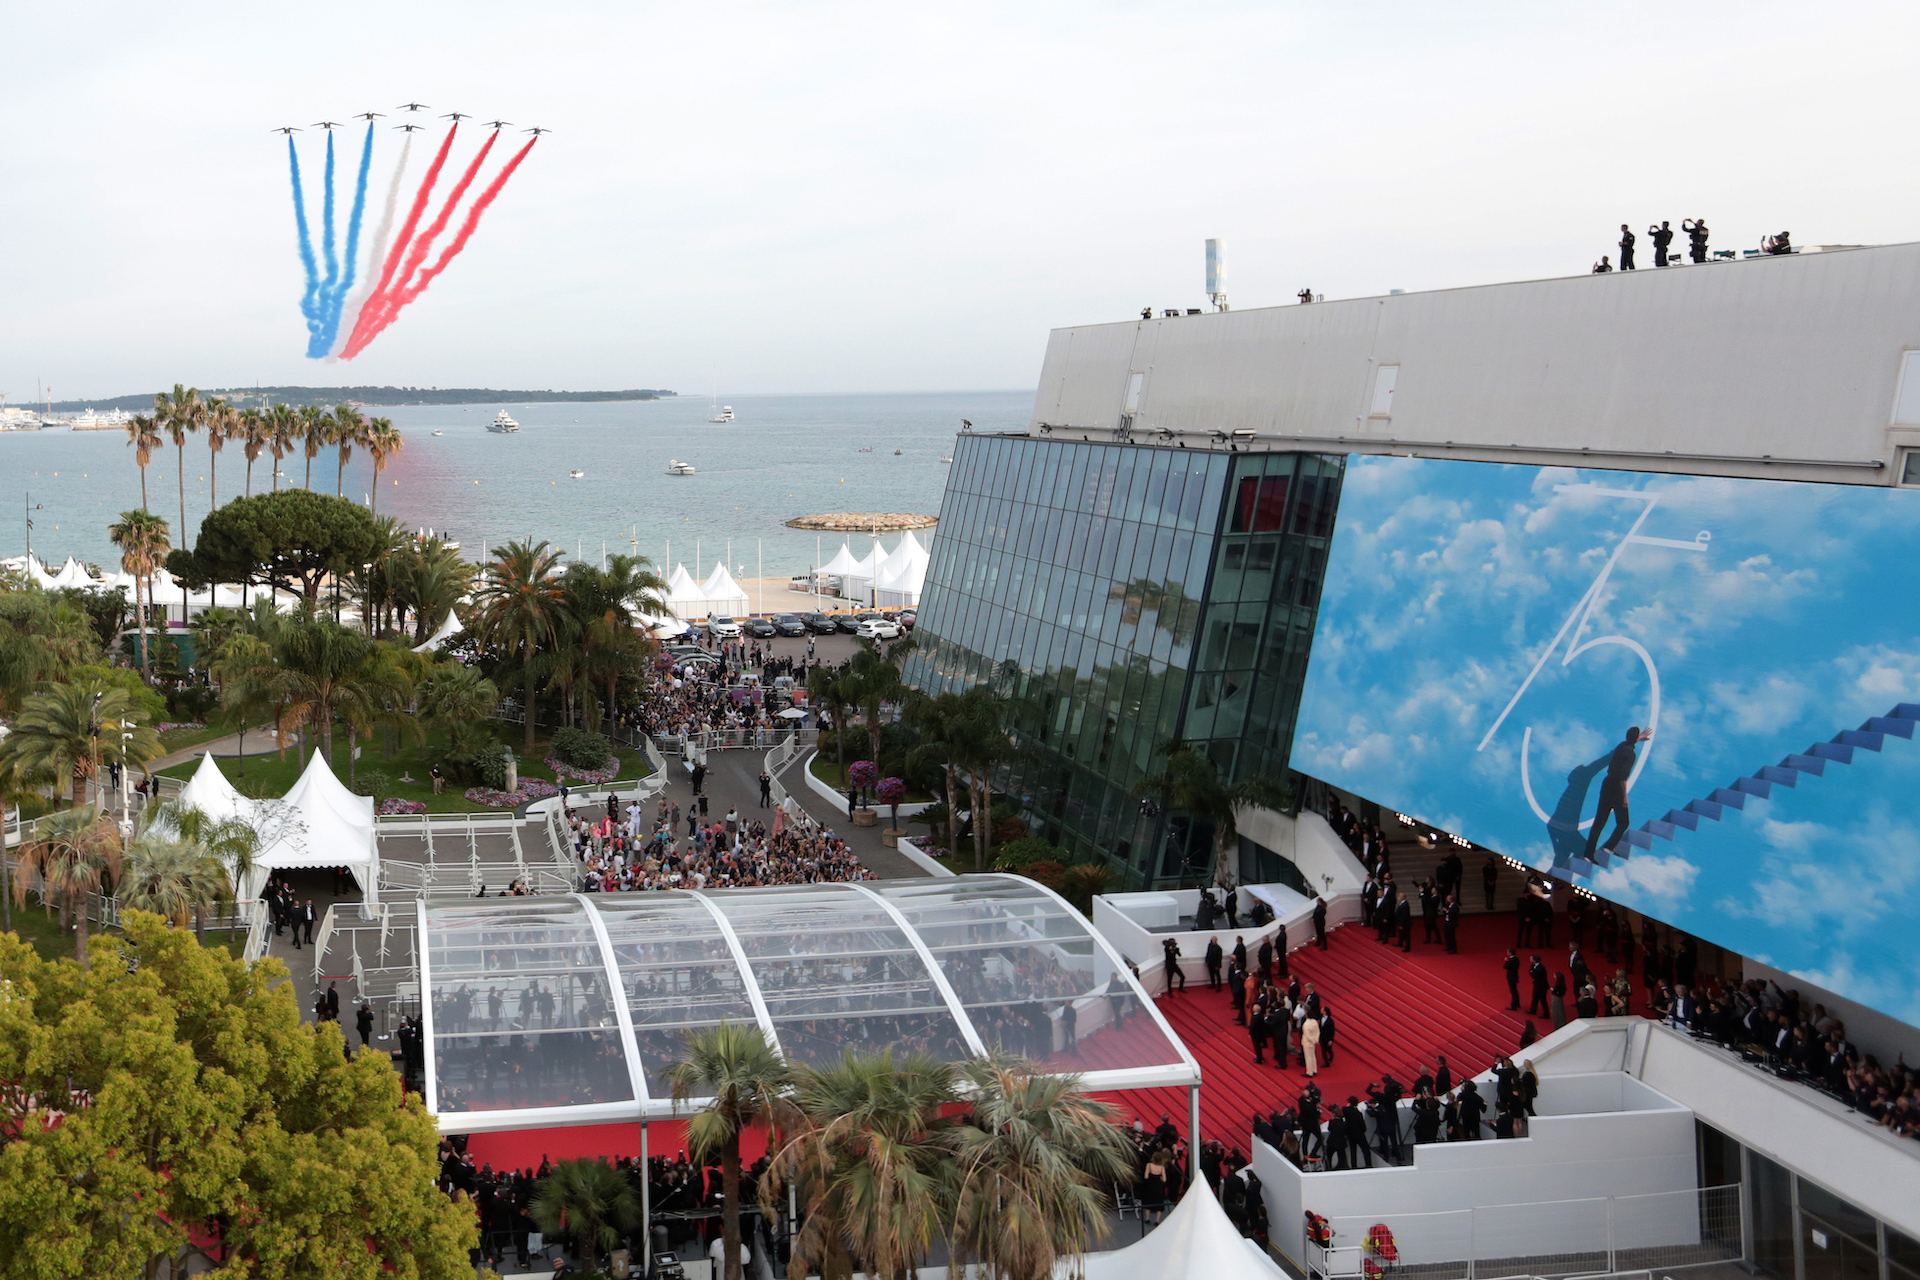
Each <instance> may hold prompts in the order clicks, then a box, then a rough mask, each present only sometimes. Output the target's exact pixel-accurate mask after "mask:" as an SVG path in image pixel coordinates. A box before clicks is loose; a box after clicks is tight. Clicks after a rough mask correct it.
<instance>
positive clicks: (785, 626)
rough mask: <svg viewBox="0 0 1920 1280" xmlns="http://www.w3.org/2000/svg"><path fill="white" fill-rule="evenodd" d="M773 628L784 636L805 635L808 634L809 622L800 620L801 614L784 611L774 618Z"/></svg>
mask: <svg viewBox="0 0 1920 1280" xmlns="http://www.w3.org/2000/svg"><path fill="white" fill-rule="evenodd" d="M773 629H774V630H775V631H778V632H779V633H780V634H781V635H783V636H803V635H805V634H807V624H806V623H804V622H802V621H800V615H799V614H795V613H783V614H781V615H780V616H779V617H777V618H775V619H774V620H773Z"/></svg>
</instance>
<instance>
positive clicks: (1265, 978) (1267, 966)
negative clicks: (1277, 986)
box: [1259, 938, 1273, 987]
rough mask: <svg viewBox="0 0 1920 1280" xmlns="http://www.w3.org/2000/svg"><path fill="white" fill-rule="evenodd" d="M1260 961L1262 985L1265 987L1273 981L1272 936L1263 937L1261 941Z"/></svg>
mask: <svg viewBox="0 0 1920 1280" xmlns="http://www.w3.org/2000/svg"><path fill="white" fill-rule="evenodd" d="M1259 963H1260V985H1261V986H1263V987H1264V986H1266V985H1267V984H1268V983H1269V982H1272V981H1273V940H1272V939H1271V938H1263V939H1261V941H1260V952H1259Z"/></svg>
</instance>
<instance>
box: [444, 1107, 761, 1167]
mask: <svg viewBox="0 0 1920 1280" xmlns="http://www.w3.org/2000/svg"><path fill="white" fill-rule="evenodd" d="M686 1146H687V1122H686V1121H685V1120H657V1121H655V1122H654V1123H652V1124H650V1125H648V1126H647V1153H648V1154H649V1155H655V1156H677V1155H679V1154H680V1153H681V1152H682V1151H684V1150H686ZM467 1152H468V1154H470V1155H471V1156H472V1157H473V1163H474V1164H475V1165H476V1166H478V1165H483V1164H491V1165H492V1166H493V1167H494V1169H495V1171H498V1170H501V1169H538V1168H539V1167H540V1158H541V1157H542V1156H546V1157H548V1158H550V1159H553V1160H571V1159H574V1158H576V1157H580V1156H585V1157H587V1158H588V1159H591V1158H593V1157H594V1156H606V1157H608V1158H609V1159H611V1158H612V1157H614V1156H638V1155H639V1154H640V1126H639V1125H638V1124H584V1125H571V1126H569V1127H567V1128H564V1129H510V1130H507V1131H506V1132H504V1133H476V1134H474V1135H473V1136H472V1137H470V1138H468V1139H467ZM766 1152H767V1137H766V1131H765V1130H762V1129H755V1130H751V1131H749V1132H748V1133H746V1134H745V1135H743V1136H742V1137H741V1139H740V1156H741V1159H743V1160H744V1161H746V1162H747V1163H748V1164H751V1163H753V1162H754V1161H755V1160H758V1159H759V1158H760V1157H761V1156H763V1155H765V1154H766Z"/></svg>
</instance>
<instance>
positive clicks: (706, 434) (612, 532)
mask: <svg viewBox="0 0 1920 1280" xmlns="http://www.w3.org/2000/svg"><path fill="white" fill-rule="evenodd" d="M1033 396H1034V393H1033V392H1031V391H951V392H913V393H897V394H871V395H791V396H740V397H736V398H734V399H732V400H731V401H729V402H728V403H730V404H731V405H732V408H733V412H734V420H733V421H732V422H729V423H724V424H718V423H709V422H708V421H707V418H708V416H709V412H710V408H711V406H710V404H709V402H708V399H707V397H705V396H691V395H689V396H679V397H673V398H670V399H663V400H642V401H620V402H608V403H598V404H513V403H506V404H499V405H408V406H395V407H383V408H377V409H368V410H367V411H366V412H367V413H368V414H369V415H370V416H376V415H377V416H384V417H388V418H391V419H392V420H393V422H394V424H395V425H396V426H398V427H399V428H400V430H401V433H402V435H403V436H404V438H405V441H406V444H405V447H404V448H403V449H402V450H401V452H400V453H399V454H398V455H397V456H396V457H395V458H393V459H392V460H391V461H390V462H389V463H388V465H387V469H386V471H385V472H384V474H383V475H382V476H381V477H380V494H379V501H378V504H377V505H378V510H379V511H380V513H381V514H382V515H392V516H395V517H398V518H399V519H401V520H402V521H404V522H405V523H406V524H407V525H408V526H409V527H412V528H416V529H420V530H429V529H430V530H432V531H433V532H435V533H437V534H439V535H440V536H442V537H445V538H450V539H453V540H455V541H458V542H459V543H460V546H461V553H462V554H463V555H464V556H466V557H467V558H468V559H472V560H476V561H477V560H480V559H481V558H482V557H483V555H484V554H485V552H486V551H487V550H488V549H489V548H491V547H495V546H498V545H499V544H500V543H503V542H506V541H509V540H511V539H533V540H535V541H539V540H545V541H547V542H550V543H552V544H553V545H554V546H556V547H558V548H561V549H563V550H564V551H565V552H566V554H567V556H568V557H569V558H575V557H579V558H584V559H587V560H590V561H593V562H595V563H597V562H598V560H599V557H600V556H601V555H602V554H612V553H616V552H626V553H629V554H632V553H634V552H638V553H639V554H641V555H644V556H646V557H648V558H649V559H650V560H652V561H653V562H654V563H655V564H656V565H658V566H660V570H661V574H662V576H665V575H666V574H667V573H669V572H671V568H672V566H673V565H674V564H685V565H686V566H687V571H688V572H689V573H691V574H693V576H694V578H695V579H696V580H704V579H705V578H706V576H707V575H708V574H710V573H712V572H713V568H714V566H715V565H716V564H718V563H721V562H722V561H724V562H725V563H726V564H727V565H728V567H729V568H730V569H731V570H732V571H733V573H734V575H735V576H736V577H739V576H743V575H746V576H753V577H761V576H765V577H774V576H789V575H793V574H799V573H805V572H807V570H808V569H810V568H811V567H813V566H814V565H816V564H820V563H824V561H825V560H828V559H831V558H832V557H833V554H834V552H835V551H836V550H837V549H838V548H839V545H840V542H841V540H842V535H839V534H820V535H815V534H814V533H811V532H802V531H800V530H795V529H789V528H787V527H786V521H788V520H790V519H793V518H794V517H797V516H804V515H817V514H823V513H827V512H837V511H866V512H910V513H915V514H921V515H930V516H936V517H937V516H938V515H939V512H940V502H941V498H942V496H943V494H944V493H945V491H946V483H947V473H948V472H949V471H950V470H952V468H951V467H950V466H949V465H947V464H945V463H943V462H942V461H941V458H942V457H947V456H951V455H952V453H953V445H954V437H955V435H956V434H958V433H959V431H960V430H961V421H962V419H966V420H969V421H971V422H972V423H973V429H974V430H976V431H1004V430H1019V429H1024V428H1025V426H1026V425H1027V423H1028V421H1029V419H1030V417H1031V414H1032V410H1033ZM501 409H505V410H506V411H507V412H508V413H509V414H511V415H512V416H513V418H514V419H515V420H516V421H518V422H519V423H520V431H519V433H518V434H514V435H497V434H494V433H491V432H489V431H488V430H487V424H488V423H489V422H491V421H492V420H493V417H494V415H495V414H496V413H497V412H498V411H499V410H501ZM435 432H438V433H439V434H437V435H436V434H435ZM184 456H185V466H184V468H181V467H179V466H178V464H177V463H176V458H175V450H174V448H173V446H172V445H171V444H170V443H169V444H167V445H166V446H165V447H163V448H162V449H161V450H160V451H159V452H157V453H156V454H155V455H154V457H153V461H152V462H151V463H150V464H149V465H148V467H147V497H148V505H149V507H150V508H151V509H152V510H154V511H155V512H157V513H159V514H160V515H162V516H164V517H166V518H167V519H168V521H169V522H170V523H172V524H174V525H175V526H176V529H177V526H178V525H179V522H180V516H179V504H180V479H181V472H182V471H184V473H185V492H186V523H187V525H188V527H189V528H191V529H193V530H196V531H197V530H198V529H199V526H200V521H201V519H202V518H203V517H205V515H206V513H207V511H208V509H209V506H210V504H211V502H212V500H213V498H214V497H215V496H217V497H218V498H219V500H220V501H223V502H224V501H230V500H231V499H233V498H235V497H237V496H239V495H240V494H241V493H242V492H243V490H244V488H245V484H246V458H245V455H244V454H243V453H242V452H241V451H240V450H239V448H238V447H237V446H234V445H228V446H226V447H225V448H224V449H223V450H222V451H221V452H220V454H219V457H218V462H217V464H216V465H217V471H213V472H211V473H210V470H209V467H208V452H207V448H206V444H205V443H204V441H201V440H198V439H189V440H188V442H187V445H186V450H185V455H184ZM337 459H338V454H337V453H336V452H335V451H334V450H331V449H329V450H325V451H323V452H322V454H321V456H319V457H317V458H315V459H314V461H313V477H312V484H313V487H314V488H315V489H320V490H324V491H326V492H328V493H332V492H334V490H335V486H336V466H337ZM675 459H677V460H679V461H681V462H687V463H691V464H693V466H694V467H695V468H696V474H694V475H692V476H685V477H675V476H669V475H668V474H667V464H668V463H669V462H670V461H672V460H675ZM272 464H273V458H272V455H271V454H265V453H263V454H262V455H261V457H260V459H259V460H258V461H257V462H255V463H254V466H253V477H252V484H253V492H255V493H260V492H263V491H264V490H266V489H267V488H268V486H269V484H270V483H271V471H272ZM281 469H282V471H283V472H284V476H283V478H282V479H281V481H280V483H281V484H283V485H286V484H292V485H300V484H303V483H305V481H306V469H307V460H306V456H305V454H304V452H297V453H296V454H295V455H293V456H291V457H288V458H286V459H283V460H282V462H281ZM575 470H578V471H580V472H582V473H583V474H582V475H581V476H580V477H578V478H574V477H573V476H572V475H571V473H572V472H573V471H575ZM210 474H212V475H213V476H214V478H215V480H217V486H218V487H217V495H216V493H215V492H214V481H210V479H209V475H210ZM0 476H4V477H5V480H4V481H3V482H0V484H4V488H0V495H3V496H0V548H4V554H5V555H7V556H13V555H18V554H20V553H21V552H22V551H23V550H25V548H26V540H27V532H28V531H27V529H26V527H25V524H24V523H23V520H24V519H29V518H30V519H31V520H32V521H33V528H32V531H31V536H32V546H33V552H34V554H35V555H37V556H39V557H40V558H41V559H42V560H43V561H47V562H49V563H50V564H52V566H53V567H54V568H55V569H58V567H59V566H60V564H61V563H62V562H63V561H64V560H65V559H66V557H68V556H74V557H76V558H78V559H80V560H82V561H86V562H90V563H92V564H95V565H97V566H101V567H117V566H118V553H116V552H115V551H114V550H113V547H112V545H111V544H110V543H109V542H108V540H107V527H108V526H109V525H110V524H112V523H113V522H114V521H115V520H116V519H117V518H118V516H119V514H120V513H121V512H122V511H126V510H129V509H132V508H135V507H138V506H139V505H140V468H139V467H138V466H136V465H135V463H134V460H133V451H132V449H131V448H130V447H129V446H128V444H127V439H126V436H125V434H124V433H123V432H118V431H90V432H72V431H61V430H46V431H20V432H0ZM373 485H374V477H373V465H372V463H371V462H370V461H368V460H367V459H365V458H363V457H361V456H359V455H357V454H356V456H355V457H354V460H353V461H352V462H351V463H349V464H348V466H347V469H346V474H345V477H344V480H343V481H342V482H341V483H340V489H341V491H342V492H343V493H344V494H345V495H346V496H347V497H350V498H352V499H354V500H355V501H359V502H366V501H370V500H371V495H372V490H373ZM6 490H12V492H10V493H9V492H6ZM934 533H935V535H936V536H937V533H938V530H937V529H936V530H935V531H934ZM916 536H918V537H920V538H921V539H922V540H923V541H925V540H927V537H928V535H926V534H924V533H922V534H919V535H916ZM848 540H849V541H850V542H851V544H852V547H853V550H854V553H855V554H856V555H864V554H866V552H867V550H868V548H870V547H871V546H872V539H871V538H870V537H867V536H866V535H852V536H850V537H849V538H848ZM897 541H898V535H892V536H887V537H883V538H882V543H883V545H885V546H886V547H887V548H889V549H891V548H892V547H893V546H895V545H896V544H897ZM175 543H176V545H178V543H179V538H178V534H177V532H176V535H175Z"/></svg>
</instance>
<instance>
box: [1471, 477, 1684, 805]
mask: <svg viewBox="0 0 1920 1280" xmlns="http://www.w3.org/2000/svg"><path fill="white" fill-rule="evenodd" d="M1554 492H1555V493H1579V494H1591V495H1593V496H1594V497H1599V498H1619V499H1621V500H1623V501H1626V502H1637V503H1639V504H1640V514H1639V516H1638V518H1636V519H1635V520H1634V522H1633V525H1632V527H1630V528H1629V529H1628V530H1627V533H1626V536H1625V537H1623V538H1621V539H1620V542H1619V544H1618V545H1617V546H1615V547H1614V549H1613V554H1612V555H1611V556H1608V557H1607V563H1606V564H1605V565H1604V566H1603V567H1602V568H1601V570H1600V574H1599V576H1598V577H1596V578H1594V580H1593V583H1592V585H1590V586H1588V588H1587V590H1586V594H1585V595H1583V596H1581V597H1580V600H1579V602H1578V603H1577V604H1575V605H1574V606H1573V612H1571V613H1569V614H1568V615H1567V620H1566V621H1565V622H1563V623H1561V624H1560V630H1559V632H1558V633H1557V634H1556V635H1555V636H1554V637H1553V643H1551V644H1549V645H1548V646H1547V647H1546V648H1545V649H1544V650H1543V651H1542V652H1541V654H1540V657H1539V660H1538V661H1536V662H1535V663H1534V664H1533V670H1531V671H1529V672H1527V678H1526V679H1525V680H1522V681H1521V682H1520V687H1519V688H1518V689H1515V690H1514V691H1513V697H1512V698H1510V699H1508V701H1507V705H1506V707H1505V708H1504V709H1503V710H1502V711H1501V712H1500V715H1499V717H1498V718H1497V719H1495V720H1494V722H1493V724H1492V726H1491V727H1490V728H1488V730H1487V734H1486V736H1485V737H1484V738H1482V739H1480V745H1479V746H1478V747H1475V748H1474V750H1475V751H1485V750H1486V749H1487V744H1488V743H1489V742H1492V741H1493V735H1494V734H1496V733H1498V732H1499V731H1500V726H1501V725H1502V724H1505V723H1506V720H1507V717H1508V716H1509V715H1511V714H1512V713H1513V709H1514V707H1515V706H1516V705H1517V704H1518V703H1519V701H1520V699H1521V698H1522V697H1524V696H1525V695H1526V692H1527V689H1528V687H1529V686H1530V685H1532V684H1533V681H1534V678H1535V677H1536V676H1538V675H1539V674H1540V671H1541V668H1543V667H1545V666H1546V665H1547V660H1548V659H1549V658H1551V657H1553V656H1554V655H1555V654H1556V653H1559V654H1560V655H1561V657H1560V665H1561V666H1563V667H1566V666H1571V665H1572V664H1573V660H1574V659H1575V658H1577V657H1579V656H1580V655H1581V654H1583V653H1585V652H1587V650H1589V649H1594V648H1598V647H1600V646H1602V645H1618V646H1620V647H1621V648H1623V649H1627V650H1630V651H1632V653H1633V654H1634V655H1635V656H1636V657H1638V658H1639V659H1640V664H1641V665H1642V666H1644V667H1645V668H1646V669H1647V685H1648V707H1649V710H1648V713H1647V726H1646V733H1647V734H1648V735H1649V736H1650V735H1651V734H1652V733H1653V731H1654V730H1655V729H1656V728H1658V727H1659V725H1660V669H1659V668H1658V667H1656V666H1655V665H1654V661H1653V655H1652V654H1650V653H1648V652H1647V650H1646V646H1644V645H1642V644H1641V643H1640V642H1639V641H1638V640H1635V639H1632V638H1631V637H1629V636H1593V637H1591V638H1586V639H1583V637H1585V636H1586V631H1587V623H1588V621H1589V620H1590V619H1591V618H1592V616H1593V611H1594V609H1595V608H1596V607H1597V606H1598V605H1599V603H1600V600H1601V597H1602V596H1603V595H1605V593H1606V588H1607V580H1608V579H1609V578H1610V577H1612V575H1613V566H1614V565H1616V564H1618V563H1619V562H1620V556H1621V555H1622V553H1624V552H1625V551H1626V549H1627V548H1628V547H1636V546H1637V547H1664V548H1666V549H1668V550H1670V551H1692V552H1697V553H1704V552H1705V551H1706V550H1707V544H1708V543H1709V542H1711V541H1712V539H1713V535H1712V534H1710V533H1708V532H1707V531H1706V530H1705V529H1702V530H1701V531H1700V532H1699V533H1698V534H1696V535H1694V538H1693V540H1692V541H1691V542H1681V541H1679V540H1678V539H1674V538H1650V537H1647V536H1645V535H1643V534H1642V533H1641V532H1640V526H1642V525H1644V524H1645V523H1646V522H1647V517H1648V516H1650V515H1652V514H1653V509H1654V508H1655V507H1656V506H1658V505H1660V495H1659V494H1657V493H1648V492H1644V491H1639V490H1634V489H1607V488H1603V487H1601V486H1599V485H1590V484H1561V485H1555V486H1554ZM1563 641H1564V642H1565V643H1564V649H1563V647H1562V642H1563ZM1532 744H1533V726H1532V725H1528V726H1527V727H1526V730H1525V732H1524V733H1523V734H1522V735H1521V739H1520V789H1521V791H1522V792H1523V793H1524V794H1525V795H1526V798H1527V804H1528V806H1529V807H1530V808H1531V809H1532V810H1533V812H1534V813H1535V814H1536V815H1537V816H1538V817H1539V819H1540V821H1542V822H1551V821H1552V819H1551V818H1550V816H1549V815H1548V813H1547V811H1546V810H1545V809H1543V808H1541V807H1540V802H1539V800H1537V799H1535V798H1534V794H1533V783H1532V780H1531V778H1530V776H1529V771H1528V765H1527V755H1528V751H1529V749H1530V748H1531V746H1532ZM1653 752H1654V747H1653V746H1652V744H1648V747H1647V749H1646V751H1644V752H1643V753H1641V755H1640V758H1639V759H1638V760H1637V761H1635V762H1634V766H1633V773H1632V775H1631V776H1630V777H1628V779H1627V788H1628V790H1632V788H1633V784H1634V783H1635V782H1638V781H1639V780H1640V771H1641V770H1642V769H1645V768H1646V767H1647V761H1648V760H1650V759H1652V758H1653ZM1592 822H1593V820H1592V819H1591V818H1589V819H1586V820H1585V821H1582V822H1580V823H1579V824H1578V825H1579V827H1580V828H1581V829H1582V830H1584V829H1585V828H1587V827H1588V826H1591V825H1592Z"/></svg>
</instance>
